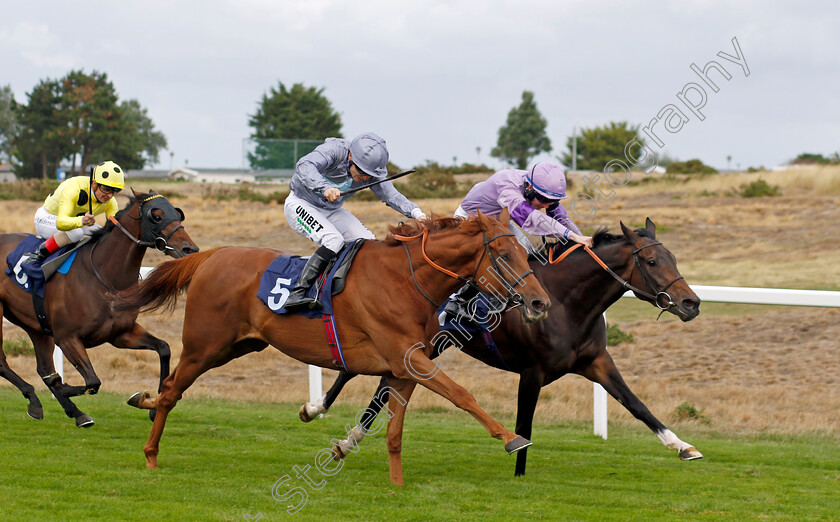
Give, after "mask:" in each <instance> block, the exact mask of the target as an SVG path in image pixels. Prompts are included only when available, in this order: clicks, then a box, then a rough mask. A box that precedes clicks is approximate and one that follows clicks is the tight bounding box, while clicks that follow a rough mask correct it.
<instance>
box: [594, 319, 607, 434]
mask: <svg viewBox="0 0 840 522" xmlns="http://www.w3.org/2000/svg"><path fill="white" fill-rule="evenodd" d="M604 326H605V327H606V326H607V314H604ZM592 386H593V388H592V428H593V432H594V433H595V435H598V436H600V437H602V438H603V439H604V440H606V439H607V390H605V389H604V387H603V386H601V385H600V384H598V383H597V382H595V383H592Z"/></svg>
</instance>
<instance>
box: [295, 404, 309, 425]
mask: <svg viewBox="0 0 840 522" xmlns="http://www.w3.org/2000/svg"><path fill="white" fill-rule="evenodd" d="M298 417H300V420H302V421H303V422H309V421H311V420H312V417H310V416H309V412H308V411H306V404H304V405H303V406H301V407H300V412H299V413H298Z"/></svg>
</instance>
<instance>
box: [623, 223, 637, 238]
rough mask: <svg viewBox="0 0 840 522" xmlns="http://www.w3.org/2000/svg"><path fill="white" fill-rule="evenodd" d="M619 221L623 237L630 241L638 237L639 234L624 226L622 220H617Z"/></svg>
mask: <svg viewBox="0 0 840 522" xmlns="http://www.w3.org/2000/svg"><path fill="white" fill-rule="evenodd" d="M619 223H620V224H621V232H623V233H624V237H626V238H627V239H629V240H630V241H636V240H638V239H639V234H637V233H636V232H634V231H633V230H632V229H629V228H627V227H626V226H624V222H623V221H619Z"/></svg>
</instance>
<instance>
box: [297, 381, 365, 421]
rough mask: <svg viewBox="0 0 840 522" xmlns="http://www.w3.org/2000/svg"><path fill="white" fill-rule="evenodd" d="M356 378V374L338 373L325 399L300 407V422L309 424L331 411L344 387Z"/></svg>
mask: <svg viewBox="0 0 840 522" xmlns="http://www.w3.org/2000/svg"><path fill="white" fill-rule="evenodd" d="M355 376H356V374H355V373H348V372H343V371H342V372H338V377H336V378H335V382H333V385H332V386H331V387H330V389H329V390H327V393H325V394H324V396H323V397H321V398H320V399H318V400H317V401H315V402H314V403H313V402H307V403H305V404H304V405H303V406H301V407H300V413H299V414H298V416H299V417H300V420H302V421H303V422H309V421H311V420H312V419H314V418H315V417H317V416H318V415H320V414H322V413H326V411H327V410H329V409H330V406H332V403H333V402H335V400H336V399H337V398H338V394H339V393H341V390H342V389H343V388H344V385H345V384H347V383H348V382H350V380H351V379H352V378H353V377H355Z"/></svg>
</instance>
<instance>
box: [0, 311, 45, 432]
mask: <svg viewBox="0 0 840 522" xmlns="http://www.w3.org/2000/svg"><path fill="white" fill-rule="evenodd" d="M1 310H2V309H0V340H2V339H3V333H2V332H3V330H2V328H3V325H2V321H3V319H2V311H1ZM0 377H3V378H4V379H6V380H7V381H9V382H10V383H12V384H14V385H15V388H17V389H18V390H20V392H21V393H22V394H23V396H24V398H26V399H27V400H28V401H29V406H28V407H27V408H26V414H27V415H29V416H30V417H32V418H33V419H35V420H41V419H43V418H44V408H43V406H42V405H41V401H40V400H38V396H37V395H35V388H34V387H33V386H32V385H31V384H29V383H28V382H26V381H24V380H23V379H22V378H21V376H20V375H18V374H17V373H15V372H14V370H12V368H11V367H10V366H9V363H8V361H7V360H6V354H5V353H4V352H3V348H2V343H1V342H0Z"/></svg>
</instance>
